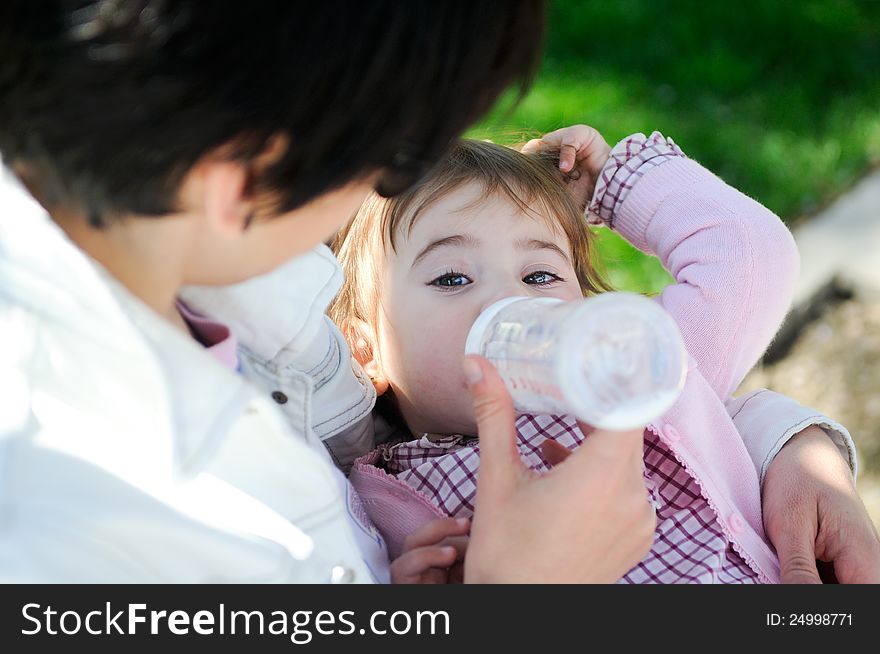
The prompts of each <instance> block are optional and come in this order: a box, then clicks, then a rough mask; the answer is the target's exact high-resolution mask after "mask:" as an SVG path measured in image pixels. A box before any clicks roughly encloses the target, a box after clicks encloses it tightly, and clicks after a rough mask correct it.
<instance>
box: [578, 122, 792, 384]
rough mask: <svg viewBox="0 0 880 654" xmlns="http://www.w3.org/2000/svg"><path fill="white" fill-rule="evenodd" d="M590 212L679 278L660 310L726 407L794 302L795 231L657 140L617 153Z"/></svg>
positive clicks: (634, 140)
mask: <svg viewBox="0 0 880 654" xmlns="http://www.w3.org/2000/svg"><path fill="white" fill-rule="evenodd" d="M590 209H591V211H592V212H594V213H596V214H598V215H599V216H600V217H601V218H602V220H603V221H604V222H605V223H606V224H607V225H608V226H609V227H611V228H612V229H614V230H615V231H617V232H619V233H620V234H621V236H623V237H624V238H626V240H627V241H629V242H630V243H632V244H633V245H634V246H635V247H637V248H639V249H640V250H643V251H644V252H647V253H650V254H654V255H656V256H657V257H658V258H659V259H660V261H661V262H662V263H663V265H664V266H665V267H666V269H667V270H669V271H670V273H672V275H673V277H674V278H675V280H676V283H675V284H672V285H670V286H669V287H667V288H666V289H665V290H664V291H663V292H662V293H661V295H660V297H659V301H660V303H661V304H662V306H663V307H664V308H665V309H666V310H667V311H668V312H669V313H670V314H671V315H672V316H673V318H675V320H676V322H677V323H678V326H679V328H680V330H681V332H682V336H683V337H684V341H685V344H686V346H687V349H688V352H689V353H690V354H691V356H692V357H693V358H694V359H695V360H696V362H697V364H698V366H699V369H700V372H701V373H702V375H703V377H705V379H706V380H707V381H708V383H709V384H710V385H711V386H712V388H713V389H714V390H715V392H716V393H717V394H718V396H719V397H720V398H722V399H726V398H727V397H728V396H729V395H730V393H731V392H732V391H733V390H734V389H735V388H736V387H737V386H738V385H739V383H740V382H741V381H742V378H743V377H744V376H745V374H746V373H747V372H748V371H749V369H750V368H751V367H752V366H753V365H754V364H755V363H756V362H757V360H758V358H759V357H760V356H761V354H762V353H763V352H764V350H765V349H766V347H767V345H768V344H769V343H770V340H771V339H772V338H773V335H774V334H775V333H776V330H777V329H778V328H779V325H780V323H781V322H782V319H783V317H784V316H785V313H786V311H787V310H788V307H789V304H790V302H791V298H792V294H793V290H794V284H795V280H796V279H797V274H798V267H799V258H798V252H797V248H796V246H795V244H794V240H793V238H792V237H791V234H790V232H789V231H788V229H787V228H786V227H785V225H784V224H783V223H782V221H781V220H779V218H778V217H777V216H776V215H774V214H773V213H772V212H770V211H769V210H768V209H766V208H765V207H763V206H762V205H761V204H759V203H758V202H755V201H754V200H752V199H751V198H749V197H747V196H745V195H743V194H742V193H740V192H739V191H737V190H736V189H734V188H732V187H731V186H728V185H727V184H725V183H724V182H723V181H721V180H720V179H719V178H718V177H716V176H715V175H713V174H712V173H711V172H709V171H708V170H706V169H705V168H703V167H702V166H700V165H699V164H698V163H696V162H695V161H693V160H691V159H687V158H686V157H685V156H684V155H683V154H682V152H681V150H679V149H678V147H677V146H676V145H675V144H674V143H672V141H671V140H667V139H664V138H663V137H662V136H661V135H660V134H659V133H657V132H655V133H654V134H652V135H651V137H650V138H645V137H644V136H643V135H641V134H636V135H634V136H631V137H628V138H627V139H625V140H624V141H622V142H621V143H619V144H618V145H617V146H615V148H614V149H613V150H612V153H611V156H610V157H609V159H608V162H607V163H606V165H605V167H604V168H603V169H602V172H601V174H600V176H599V181H598V183H597V185H596V190H595V194H594V196H593V201H592V203H591V205H590Z"/></svg>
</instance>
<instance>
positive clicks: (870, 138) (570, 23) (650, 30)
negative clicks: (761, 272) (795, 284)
mask: <svg viewBox="0 0 880 654" xmlns="http://www.w3.org/2000/svg"><path fill="white" fill-rule="evenodd" d="M511 105H512V98H507V99H506V100H505V101H503V102H501V103H500V104H499V106H498V107H496V109H495V110H494V111H493V112H492V113H491V114H490V115H489V116H488V117H487V118H486V119H485V120H484V121H483V122H482V123H480V124H479V125H478V126H477V127H476V128H474V129H473V130H471V132H470V134H469V135H470V136H473V137H476V138H491V139H493V140H496V141H498V142H505V143H512V142H514V141H518V140H521V139H522V138H523V137H525V136H529V137H531V136H535V135H537V134H540V133H543V132H547V131H550V130H553V129H556V128H558V127H562V126H565V125H572V124H576V123H587V124H590V125H593V126H594V127H596V128H597V129H599V130H600V131H601V132H602V133H603V134H604V135H605V137H606V139H607V140H608V142H609V143H611V144H613V143H615V142H616V141H617V140H619V139H621V138H623V137H624V136H626V135H628V134H631V133H633V132H640V131H641V132H646V133H650V131H652V130H654V129H658V130H660V131H662V132H663V133H664V134H665V135H667V136H672V137H673V138H674V139H675V140H676V142H677V143H678V144H679V145H681V146H682V148H683V149H684V150H685V152H687V153H688V155H689V156H690V157H692V158H694V159H696V160H698V161H699V162H700V163H702V164H703V165H705V166H706V167H708V168H709V169H710V170H712V171H713V172H715V173H716V174H718V175H719V176H721V177H722V178H723V179H724V180H725V181H727V182H728V183H730V184H732V185H733V186H735V187H737V188H739V189H740V190H742V191H743V192H744V193H746V194H748V195H750V196H752V197H754V198H756V199H758V200H759V201H760V202H762V203H763V204H765V205H766V206H767V207H769V208H770V209H772V210H773V211H775V212H776V213H778V214H779V215H780V216H782V217H783V219H785V220H786V221H788V222H789V224H791V223H792V222H794V221H796V220H797V219H798V218H799V217H800V216H802V215H804V214H807V213H810V212H813V211H816V210H817V209H818V208H820V207H821V206H823V205H824V204H826V203H827V202H828V201H830V200H831V199H832V198H833V197H834V196H836V195H838V194H839V193H841V192H843V191H845V190H846V189H847V188H848V187H849V186H851V185H852V184H853V183H854V181H855V180H856V179H857V178H858V177H859V176H860V175H862V174H863V173H864V172H865V170H866V169H867V168H868V167H870V166H872V165H877V164H878V163H880V2H878V1H876V0H861V1H859V0H802V1H800V2H795V1H787V0H739V2H705V1H704V0H703V1H700V0H600V1H590V0H555V1H551V8H550V22H549V31H548V39H547V48H546V56H545V58H544V61H543V64H542V67H541V70H540V72H539V74H538V77H537V79H536V82H535V85H534V87H533V88H532V90H531V92H530V93H529V94H528V95H527V97H526V98H525V99H523V100H522V101H521V102H520V103H519V104H518V105H516V106H515V107H514V108H513V109H512V110H511ZM602 253H603V258H604V259H605V260H606V267H607V268H608V270H609V273H610V277H611V280H612V282H613V283H614V284H615V285H617V286H618V287H622V288H629V289H632V290H641V291H656V290H659V289H660V288H662V286H663V285H665V284H666V283H667V282H668V277H667V276H666V275H665V273H664V272H663V271H662V270H661V269H660V268H659V266H658V265H657V264H656V262H653V261H646V260H645V259H644V258H643V257H641V256H640V255H639V253H636V252H633V251H632V249H631V248H629V247H628V246H627V245H626V244H625V243H621V242H619V239H617V238H616V237H614V236H613V235H603V238H602Z"/></svg>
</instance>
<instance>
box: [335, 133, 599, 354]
mask: <svg viewBox="0 0 880 654" xmlns="http://www.w3.org/2000/svg"><path fill="white" fill-rule="evenodd" d="M558 154H559V153H558V152H556V153H546V154H542V155H526V154H523V153H521V152H518V151H516V150H513V149H511V148H506V147H503V146H500V145H496V144H494V143H489V142H486V141H469V140H462V141H459V142H458V143H457V144H456V145H455V146H454V147H453V149H452V151H451V152H450V153H449V155H448V156H447V157H446V158H445V159H444V160H443V161H442V162H441V163H440V164H438V166H437V167H436V168H435V169H434V170H433V171H432V172H431V173H430V174H429V175H428V177H427V178H425V179H424V180H422V181H421V182H420V183H419V185H418V186H416V187H415V188H414V189H412V190H410V191H408V192H406V193H404V194H402V195H399V196H396V197H393V198H383V197H381V196H379V195H378V194H376V193H373V194H371V195H370V196H369V197H368V198H367V200H366V201H365V202H364V204H363V205H361V208H360V209H359V210H358V212H357V213H356V214H355V216H354V217H353V218H352V219H351V220H350V221H349V222H348V223H347V224H346V225H345V227H343V228H342V230H340V232H339V233H338V234H337V235H336V237H335V239H334V240H333V243H332V249H333V251H334V253H335V254H336V256H337V258H338V259H339V262H340V264H341V265H342V269H343V272H344V273H345V285H344V286H343V288H342V290H341V291H340V293H339V295H338V296H337V297H336V299H335V300H334V301H333V303H332V304H331V306H330V308H329V309H328V313H329V315H330V317H331V318H332V319H333V321H334V322H335V323H336V324H337V325H338V326H339V328H340V329H341V330H342V332H343V333H344V334H345V336H346V338H347V339H348V341H349V343H350V344H351V346H352V349H353V350H354V351H355V352H357V342H358V333H357V331H356V328H355V324H356V322H357V320H362V321H364V322H365V323H367V324H369V325H373V326H375V324H376V321H377V318H378V310H379V285H380V279H381V275H382V262H383V261H384V258H385V255H386V253H387V250H386V248H387V247H389V246H390V247H391V248H392V249H396V239H397V236H398V235H399V234H400V233H401V231H400V230H406V233H407V234H409V233H411V231H412V229H413V226H414V225H415V223H416V221H417V220H418V219H419V216H420V215H421V214H422V212H423V211H424V210H425V209H426V208H428V207H429V206H430V205H431V204H433V203H434V202H437V201H438V200H440V199H441V198H444V197H446V196H448V195H449V194H450V193H452V192H453V191H455V190H457V189H459V188H461V187H463V186H465V185H466V184H469V183H474V182H476V183H478V184H481V185H482V186H483V189H484V191H485V193H484V196H483V197H493V196H499V195H500V196H503V197H505V198H508V199H510V200H511V201H512V202H514V204H516V205H517V206H519V207H520V208H521V209H522V210H523V213H526V214H529V215H531V216H533V217H536V218H539V219H542V220H545V221H546V222H547V223H548V224H549V226H550V227H551V228H552V229H558V228H562V231H563V232H564V233H565V235H566V237H567V238H568V242H569V245H570V248H571V253H570V254H571V258H572V263H573V267H574V270H575V273H576V274H577V280H578V283H579V285H580V287H581V291H582V292H583V294H584V296H589V295H594V294H596V293H599V292H602V291H606V290H609V287H608V285H607V284H606V282H605V281H604V280H603V279H602V277H601V275H600V274H599V273H598V272H597V270H596V266H595V263H594V256H595V244H594V240H595V235H594V233H593V231H592V230H591V228H590V227H589V225H588V224H587V222H586V220H585V218H584V214H583V212H582V211H581V210H580V209H579V208H578V207H577V205H576V203H575V202H574V200H573V199H572V197H571V195H570V194H569V193H568V191H567V190H566V188H565V186H564V184H563V183H562V180H561V179H560V173H559V171H558V170H557V169H556V163H557V162H558ZM480 201H482V199H481V200H478V202H480ZM532 205H538V206H539V207H540V211H536V210H535V209H534V208H533V206H532Z"/></svg>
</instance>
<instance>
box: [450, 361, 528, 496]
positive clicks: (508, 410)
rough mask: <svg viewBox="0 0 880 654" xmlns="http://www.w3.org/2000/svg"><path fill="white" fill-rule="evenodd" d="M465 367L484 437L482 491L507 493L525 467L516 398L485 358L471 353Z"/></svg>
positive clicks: (479, 486) (475, 413)
mask: <svg viewBox="0 0 880 654" xmlns="http://www.w3.org/2000/svg"><path fill="white" fill-rule="evenodd" d="M463 367H464V374H465V378H466V379H467V382H468V388H469V390H470V393H471V398H472V399H473V402H474V417H475V418H476V421H477V431H478V434H479V437H480V472H479V478H478V482H477V487H478V491H479V492H482V493H483V494H484V495H485V494H494V493H500V494H502V495H507V494H508V493H509V492H510V491H511V490H512V488H513V486H514V485H515V484H516V482H517V480H518V478H519V473H520V472H521V471H520V468H522V467H523V464H522V462H521V461H520V458H519V452H518V451H517V448H516V426H515V413H514V410H513V400H512V399H511V397H510V393H508V391H507V387H506V386H505V385H504V380H502V379H501V377H500V375H499V374H498V372H497V371H496V370H495V368H494V367H493V366H492V364H491V363H489V362H488V361H486V360H485V359H484V358H483V357H480V356H476V355H471V356H467V357H465V359H464V362H463Z"/></svg>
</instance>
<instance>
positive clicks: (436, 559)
mask: <svg viewBox="0 0 880 654" xmlns="http://www.w3.org/2000/svg"><path fill="white" fill-rule="evenodd" d="M457 558H458V551H457V550H456V549H455V548H454V547H452V546H450V545H446V546H444V547H436V546H430V547H420V548H419V549H415V550H410V551H408V552H405V553H403V554H401V555H400V557H398V558H397V559H396V560H395V561H394V563H392V564H391V581H392V582H393V583H395V584H418V583H443V582H444V581H445V580H446V574H445V573H440V571H442V570H446V569H447V568H449V566H451V565H452V564H453V563H455V561H456V559H457ZM435 569H436V570H437V571H438V573H440V574H436V575H435V574H431V573H432V571H433V570H435Z"/></svg>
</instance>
